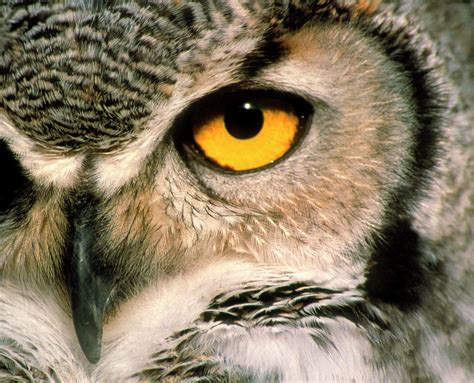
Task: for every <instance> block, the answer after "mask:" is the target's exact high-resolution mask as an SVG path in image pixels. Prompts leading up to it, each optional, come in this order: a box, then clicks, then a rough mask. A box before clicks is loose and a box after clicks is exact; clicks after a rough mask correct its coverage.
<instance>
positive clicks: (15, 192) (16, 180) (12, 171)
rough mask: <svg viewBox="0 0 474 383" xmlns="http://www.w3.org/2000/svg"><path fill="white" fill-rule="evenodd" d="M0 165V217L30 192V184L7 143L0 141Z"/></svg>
mask: <svg viewBox="0 0 474 383" xmlns="http://www.w3.org/2000/svg"><path fill="white" fill-rule="evenodd" d="M0 164H2V173H3V174H2V176H3V179H4V182H2V186H1V187H0V217H1V216H2V215H4V214H6V213H7V212H8V211H9V210H10V209H12V208H13V207H15V206H16V205H17V203H21V202H24V201H23V200H24V199H25V197H26V196H27V195H28V194H29V193H31V192H32V182H31V180H30V179H29V178H28V177H27V175H26V172H25V170H24V169H23V168H22V166H21V165H20V162H19V161H18V159H17V158H16V156H15V154H14V153H13V152H12V151H11V150H10V148H9V147H8V145H7V143H6V142H5V141H4V140H1V139H0Z"/></svg>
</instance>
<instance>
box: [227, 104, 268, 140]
mask: <svg viewBox="0 0 474 383" xmlns="http://www.w3.org/2000/svg"><path fill="white" fill-rule="evenodd" d="M224 122H225V127H226V129H227V131H228V132H229V133H230V134H231V135H232V136H233V137H235V138H238V139H241V140H245V139H247V138H252V137H255V136H256V135H257V134H258V132H260V130H262V127H263V113H262V111H261V109H260V108H259V107H258V106H256V105H254V104H252V103H250V102H245V103H242V104H238V105H237V106H229V107H228V108H227V109H226V111H225V117H224Z"/></svg>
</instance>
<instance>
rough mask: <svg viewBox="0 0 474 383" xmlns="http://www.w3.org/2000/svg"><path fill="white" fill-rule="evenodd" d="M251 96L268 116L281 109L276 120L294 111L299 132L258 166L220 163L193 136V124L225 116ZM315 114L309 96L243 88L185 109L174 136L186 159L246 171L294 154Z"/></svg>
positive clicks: (227, 170) (231, 171)
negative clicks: (285, 145) (274, 156)
mask: <svg viewBox="0 0 474 383" xmlns="http://www.w3.org/2000/svg"><path fill="white" fill-rule="evenodd" d="M248 100H250V101H251V102H253V103H255V104H256V105H258V106H259V107H261V108H262V109H263V110H264V112H265V115H266V116H268V111H271V110H274V111H279V113H280V114H279V117H277V118H274V121H278V120H279V119H280V120H281V118H282V117H283V118H285V116H284V114H285V113H286V114H287V115H290V116H291V114H294V118H295V119H297V123H296V124H297V129H296V134H295V135H294V138H293V139H292V142H291V143H290V145H289V147H288V148H287V149H285V150H284V152H283V153H280V154H277V155H276V158H271V159H269V160H268V162H262V163H259V164H257V165H258V166H257V165H256V166H249V167H247V168H245V167H244V168H239V169H232V168H231V167H226V166H222V164H221V165H219V161H215V160H213V159H212V158H207V157H206V155H205V153H204V151H203V150H202V148H200V146H199V145H198V144H197V143H196V141H195V139H194V137H193V130H195V128H193V125H194V126H196V124H199V123H200V122H201V123H204V122H202V121H205V120H208V121H209V120H212V119H213V118H214V119H215V118H223V117H222V116H223V115H224V113H225V110H226V108H227V107H228V106H229V105H232V104H235V103H244V102H245V101H248ZM277 114H278V113H277ZM312 114H313V108H312V106H311V105H310V104H309V103H308V102H307V101H306V100H304V99H302V98H301V97H299V96H295V95H293V94H290V93H285V92H276V91H273V90H260V89H251V90H239V91H231V92H228V93H226V92H218V93H215V94H212V95H210V96H208V97H206V98H203V99H201V100H199V101H197V102H196V103H194V104H193V105H191V106H190V107H189V108H188V110H186V111H185V112H184V113H183V115H182V116H181V118H180V119H179V124H178V126H177V129H176V130H175V131H174V134H173V139H174V141H175V146H176V148H177V149H178V152H179V153H180V154H181V155H182V157H183V159H184V160H185V161H186V162H197V163H198V164H200V165H202V166H206V167H208V168H210V169H212V170H214V171H216V172H220V173H226V174H232V175H242V174H246V173H249V172H257V171H262V170H264V169H267V168H270V167H273V166H274V165H276V164H277V163H279V162H280V161H283V160H284V159H285V158H287V157H288V156H289V155H291V154H292V153H293V152H294V150H296V148H297V147H298V146H299V143H300V142H301V140H302V139H303V138H304V136H305V135H306V132H307V130H308V127H309V125H310V120H311V117H312ZM275 115H276V114H274V116H275ZM219 116H220V117H219ZM288 121H292V119H291V117H290V118H289V120H288V119H287V122H288ZM262 146H264V144H262Z"/></svg>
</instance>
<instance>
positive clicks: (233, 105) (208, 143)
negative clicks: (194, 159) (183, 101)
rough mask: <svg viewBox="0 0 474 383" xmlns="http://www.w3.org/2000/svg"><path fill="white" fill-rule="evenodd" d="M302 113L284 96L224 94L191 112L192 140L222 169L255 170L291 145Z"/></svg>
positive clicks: (296, 138) (297, 133)
mask: <svg viewBox="0 0 474 383" xmlns="http://www.w3.org/2000/svg"><path fill="white" fill-rule="evenodd" d="M304 116H305V114H304V113H301V111H300V110H299V108H298V107H297V105H296V104H295V102H294V101H293V100H290V99H287V98H285V97H263V96H257V95H251V94H250V95H241V96H239V97H236V96H233V97H228V98H226V97H224V99H223V100H222V101H218V102H216V103H212V104H211V103H208V104H205V105H204V106H202V107H200V108H197V110H195V111H194V113H193V114H192V116H191V120H190V123H191V125H192V137H191V141H192V143H193V144H194V147H195V148H196V149H197V152H198V153H199V154H200V155H201V156H202V157H204V159H205V160H207V161H209V162H211V163H212V164H214V165H216V166H218V167H220V168H222V169H226V170H231V171H235V172H241V171H248V170H253V169H258V168H261V167H264V166H267V165H270V164H272V163H273V162H275V161H277V160H279V159H280V158H282V157H283V156H284V155H285V154H286V153H288V152H289V151H290V150H291V149H292V148H293V146H294V145H295V144H296V142H297V141H298V139H299V137H300V132H301V128H302V125H303V119H304Z"/></svg>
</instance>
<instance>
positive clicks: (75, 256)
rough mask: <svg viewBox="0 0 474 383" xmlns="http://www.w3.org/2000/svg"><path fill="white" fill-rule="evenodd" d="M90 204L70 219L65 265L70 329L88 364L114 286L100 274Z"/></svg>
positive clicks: (95, 354)
mask: <svg viewBox="0 0 474 383" xmlns="http://www.w3.org/2000/svg"><path fill="white" fill-rule="evenodd" d="M91 209H92V208H91V207H90V206H82V208H80V209H78V210H77V213H76V214H75V217H74V219H73V236H72V244H71V252H72V254H71V257H70V264H69V270H68V272H69V290H70V297H71V306H72V317H73V322H74V328H75V330H76V334H77V337H78V340H79V343H80V345H81V348H82V351H83V352H84V354H85V355H86V357H87V359H88V360H89V362H91V363H97V362H98V361H99V359H100V354H101V343H102V328H103V321H104V314H105V311H106V307H107V304H108V302H109V301H110V299H109V298H110V296H111V295H112V292H113V290H114V287H115V286H116V280H115V278H114V277H113V276H110V275H108V274H107V273H104V272H103V271H104V270H103V267H101V265H100V260H101V259H102V258H103V257H101V255H100V254H98V251H97V250H96V249H97V246H96V244H95V242H96V241H97V233H95V230H94V228H93V226H92V225H91V220H90V217H91Z"/></svg>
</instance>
